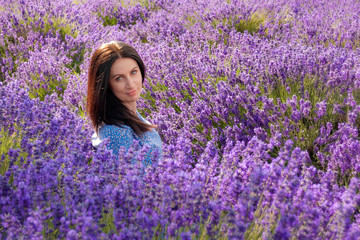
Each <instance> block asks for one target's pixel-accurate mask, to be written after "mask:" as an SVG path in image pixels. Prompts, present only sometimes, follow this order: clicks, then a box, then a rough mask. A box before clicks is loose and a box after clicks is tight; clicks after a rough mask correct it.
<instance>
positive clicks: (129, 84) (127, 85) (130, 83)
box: [126, 76, 135, 89]
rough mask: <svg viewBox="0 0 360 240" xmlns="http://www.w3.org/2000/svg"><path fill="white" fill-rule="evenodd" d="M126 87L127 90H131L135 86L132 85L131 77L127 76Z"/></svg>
mask: <svg viewBox="0 0 360 240" xmlns="http://www.w3.org/2000/svg"><path fill="white" fill-rule="evenodd" d="M126 80H127V81H126V87H127V88H129V89H132V88H133V87H134V86H135V84H134V82H135V81H134V79H133V78H132V77H131V76H128V77H127V78H126Z"/></svg>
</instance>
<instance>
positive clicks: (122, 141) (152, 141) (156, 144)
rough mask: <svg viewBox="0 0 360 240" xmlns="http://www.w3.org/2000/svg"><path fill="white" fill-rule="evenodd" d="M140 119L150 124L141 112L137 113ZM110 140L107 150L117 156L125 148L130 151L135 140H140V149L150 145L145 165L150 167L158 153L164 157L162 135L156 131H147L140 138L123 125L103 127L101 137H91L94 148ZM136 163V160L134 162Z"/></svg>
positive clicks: (94, 135) (100, 130)
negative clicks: (105, 140)
mask: <svg viewBox="0 0 360 240" xmlns="http://www.w3.org/2000/svg"><path fill="white" fill-rule="evenodd" d="M136 113H137V115H138V117H139V118H140V119H141V120H142V121H143V122H145V123H148V124H150V123H149V122H148V121H147V120H146V119H145V118H143V117H142V116H141V115H140V114H139V112H136ZM104 139H108V145H107V148H108V149H109V150H112V152H113V154H115V156H117V155H118V154H119V150H120V148H121V147H125V151H128V150H129V148H130V147H131V146H132V144H133V140H134V139H135V140H138V141H139V145H140V147H143V146H144V145H145V144H148V145H149V147H150V150H149V152H148V153H147V154H146V157H145V162H144V165H145V166H148V165H150V164H152V163H153V160H155V161H156V160H157V159H152V158H153V156H154V155H155V152H156V151H157V156H159V158H161V157H162V142H161V138H160V135H159V134H158V133H157V132H156V130H155V129H152V130H151V131H147V132H145V133H144V134H142V135H141V136H140V137H139V136H138V135H137V134H136V133H135V132H134V131H133V130H132V129H131V127H129V126H127V125H122V127H118V126H115V125H107V124H105V125H103V126H101V127H100V129H99V136H98V135H97V134H96V133H94V134H93V135H92V137H91V142H92V145H93V146H94V147H97V146H99V144H100V143H101V142H102V141H103V140H104ZM133 163H134V160H133Z"/></svg>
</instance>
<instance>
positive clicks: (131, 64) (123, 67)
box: [110, 58, 139, 75]
mask: <svg viewBox="0 0 360 240" xmlns="http://www.w3.org/2000/svg"><path fill="white" fill-rule="evenodd" d="M136 67H139V66H138V64H137V62H136V61H135V60H134V59H132V58H119V59H116V60H115V62H114V63H113V64H112V66H111V70H110V74H111V75H115V74H126V73H128V72H130V71H131V70H133V69H134V68H136Z"/></svg>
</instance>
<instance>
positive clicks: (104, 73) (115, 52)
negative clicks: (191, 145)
mask: <svg viewBox="0 0 360 240" xmlns="http://www.w3.org/2000/svg"><path fill="white" fill-rule="evenodd" d="M119 58H132V59H134V60H135V61H136V62H137V64H138V66H139V68H140V72H141V77H142V82H144V79H145V65H144V63H143V61H142V60H141V58H140V56H139V54H138V53H137V52H136V50H135V49H134V48H133V47H131V46H130V45H128V44H125V43H122V42H118V41H113V42H109V43H106V44H103V45H102V46H101V47H99V48H98V49H96V50H95V52H94V53H93V55H92V57H91V59H90V66H89V75H88V92H87V106H86V107H87V111H88V113H89V115H90V119H91V122H92V124H93V126H94V128H95V131H96V132H97V133H98V131H99V127H100V126H101V124H103V123H105V124H109V125H116V126H119V127H121V125H123V124H125V125H128V126H129V127H131V129H132V130H133V131H134V132H135V133H136V134H137V135H141V134H143V133H144V132H146V131H150V130H151V128H152V127H155V126H154V125H149V124H146V123H144V122H143V121H142V120H141V119H139V118H138V116H137V115H136V113H133V112H132V111H130V109H128V108H127V107H126V106H125V105H124V104H123V103H122V102H121V101H120V99H118V98H117V97H116V96H115V95H114V93H113V92H112V91H111V88H110V85H109V79H110V69H111V66H112V64H113V63H114V62H115V60H117V59H119Z"/></svg>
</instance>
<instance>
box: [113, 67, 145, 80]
mask: <svg viewBox="0 0 360 240" xmlns="http://www.w3.org/2000/svg"><path fill="white" fill-rule="evenodd" d="M136 68H139V67H138V66H135V67H133V68H132V69H131V70H130V72H131V71H134V70H135V69H136ZM139 69H140V68H139ZM122 75H124V74H114V75H112V76H111V78H114V77H117V76H122Z"/></svg>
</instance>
